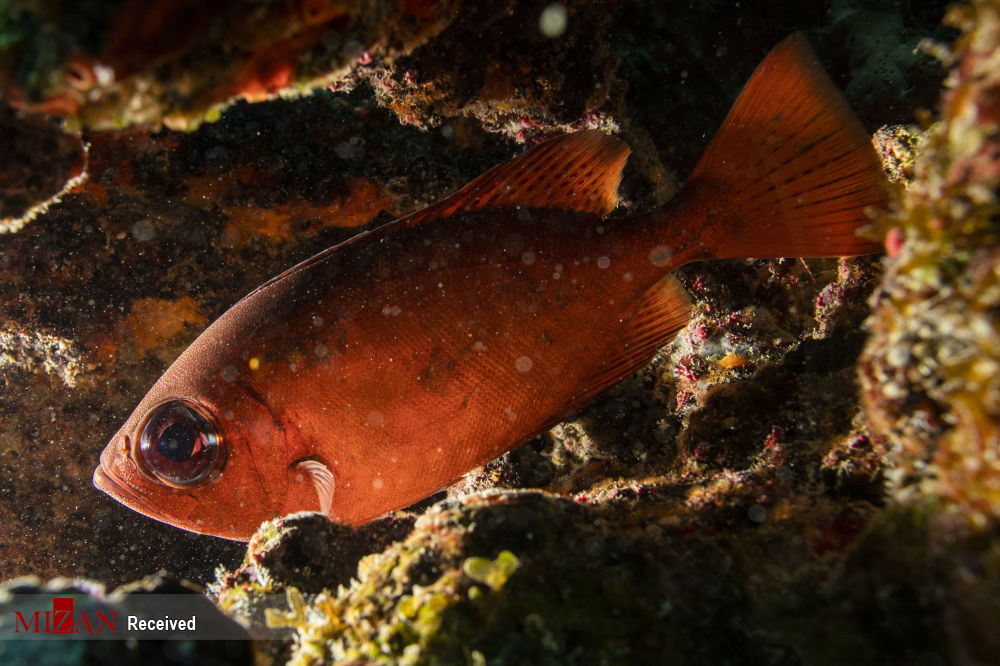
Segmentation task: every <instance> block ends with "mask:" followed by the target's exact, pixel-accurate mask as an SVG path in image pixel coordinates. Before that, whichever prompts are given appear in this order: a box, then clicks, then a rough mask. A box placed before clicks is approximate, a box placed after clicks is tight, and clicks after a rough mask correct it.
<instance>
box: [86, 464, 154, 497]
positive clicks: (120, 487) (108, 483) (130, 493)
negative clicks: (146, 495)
mask: <svg viewBox="0 0 1000 666" xmlns="http://www.w3.org/2000/svg"><path fill="white" fill-rule="evenodd" d="M94 487H95V488H97V489H98V490H100V491H101V492H103V493H106V494H108V495H110V496H111V497H114V498H115V499H116V500H119V501H120V502H123V503H125V504H129V505H131V504H132V503H133V502H134V503H141V502H142V499H143V498H142V496H141V495H139V494H138V493H136V492H135V491H134V490H132V489H131V488H129V487H128V486H126V485H124V484H122V483H120V482H119V481H118V480H117V479H115V477H113V476H111V475H110V474H108V473H107V472H105V471H104V466H103V465H98V466H97V469H95V470H94Z"/></svg>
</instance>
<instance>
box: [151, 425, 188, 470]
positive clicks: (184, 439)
mask: <svg viewBox="0 0 1000 666" xmlns="http://www.w3.org/2000/svg"><path fill="white" fill-rule="evenodd" d="M159 448H160V453H162V454H163V457H164V458H166V459H167V460H172V461H174V462H184V461H185V460H187V459H188V458H190V457H191V453H192V452H193V451H194V435H192V434H191V431H190V430H188V429H187V428H185V427H184V426H183V425H182V424H180V423H174V424H171V425H169V426H167V427H166V428H164V429H163V432H162V433H160V442H159Z"/></svg>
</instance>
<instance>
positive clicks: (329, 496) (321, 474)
mask: <svg viewBox="0 0 1000 666" xmlns="http://www.w3.org/2000/svg"><path fill="white" fill-rule="evenodd" d="M294 467H295V469H298V470H301V471H303V472H305V473H306V474H308V475H309V478H310V479H312V482H313V485H314V486H315V487H316V494H317V495H318V496H319V510H320V513H322V514H324V515H326V516H328V517H330V518H333V516H332V515H331V514H330V507H331V506H332V505H333V491H334V488H335V485H336V484H335V482H334V479H333V473H332V472H331V471H330V470H329V468H328V467H327V466H326V465H324V464H323V463H321V462H320V461H318V460H303V461H301V462H297V463H295V465H294Z"/></svg>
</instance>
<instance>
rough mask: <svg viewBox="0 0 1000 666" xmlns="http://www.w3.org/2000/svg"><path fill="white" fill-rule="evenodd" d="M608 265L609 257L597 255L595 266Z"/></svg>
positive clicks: (605, 266)
mask: <svg viewBox="0 0 1000 666" xmlns="http://www.w3.org/2000/svg"><path fill="white" fill-rule="evenodd" d="M610 265H611V259H609V258H607V257H598V258H597V267H598V268H607V267H608V266H610Z"/></svg>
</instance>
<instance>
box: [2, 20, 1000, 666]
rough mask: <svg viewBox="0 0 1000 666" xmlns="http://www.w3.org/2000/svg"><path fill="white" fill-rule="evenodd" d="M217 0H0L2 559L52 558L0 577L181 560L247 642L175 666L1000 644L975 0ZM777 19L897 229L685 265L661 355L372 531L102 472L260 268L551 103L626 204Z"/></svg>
mask: <svg viewBox="0 0 1000 666" xmlns="http://www.w3.org/2000/svg"><path fill="white" fill-rule="evenodd" d="M210 4H211V5H212V7H211V8H207V9H203V10H200V11H195V12H193V13H192V10H191V5H190V3H182V2H172V1H162V2H161V1H156V2H152V3H133V2H131V1H130V0H126V1H122V2H90V3H83V4H79V3H68V2H59V1H56V0H53V1H48V2H8V3H3V2H0V101H2V104H0V106H2V107H3V108H2V109H0V126H2V127H3V128H4V130H5V131H4V132H2V133H0V134H3V138H0V143H2V144H3V146H4V149H3V153H2V155H3V158H2V159H0V162H2V164H0V185H2V187H0V197H2V201H0V204H2V210H3V213H2V215H3V222H2V223H0V224H2V225H3V230H4V231H6V232H9V233H6V234H0V382H2V386H3V388H4V390H3V392H2V394H0V415H2V418H0V479H2V484H0V515H2V516H3V518H2V521H3V526H4V527H5V528H6V529H5V530H3V531H0V552H2V553H3V557H2V558H0V578H13V577H15V576H24V575H34V576H37V577H40V578H42V579H49V578H54V577H57V576H70V577H75V578H76V579H77V580H76V581H75V582H67V581H65V580H63V581H57V582H54V583H51V584H49V586H48V587H47V588H46V586H44V585H42V584H41V583H40V582H39V581H38V580H37V579H34V580H31V581H25V580H24V579H15V580H14V581H12V582H10V583H8V584H7V587H6V588H4V589H5V590H6V592H8V593H9V592H10V591H11V590H15V591H22V592H23V591H24V590H25V589H27V588H25V586H28V587H31V588H32V589H35V590H37V591H40V590H43V589H49V590H50V591H51V590H59V591H66V593H67V594H74V595H79V598H81V599H83V598H84V597H88V598H90V599H92V600H93V603H95V604H105V603H126V601H124V600H123V599H124V597H126V596H127V593H128V592H129V590H132V589H134V588H124V589H123V590H120V591H119V593H107V592H106V589H111V588H114V587H116V586H119V585H122V584H126V583H128V582H129V581H131V580H134V579H136V578H138V577H141V576H143V575H146V574H152V573H153V572H155V571H157V570H159V569H167V570H169V571H171V572H172V573H173V574H176V575H177V576H179V577H181V578H184V579H190V580H193V581H196V583H198V585H200V586H204V587H205V588H207V593H206V594H205V595H203V596H199V597H198V598H199V599H203V598H206V597H207V598H208V599H210V600H211V601H212V602H214V605H215V607H216V608H218V609H220V610H221V612H223V613H225V614H226V615H228V616H229V617H230V618H232V619H233V620H235V621H236V622H239V623H240V624H242V625H243V626H244V627H245V628H246V629H247V630H248V631H249V634H250V636H255V637H258V640H255V641H252V642H249V641H236V642H233V643H232V644H231V645H230V646H229V647H228V648H224V649H223V651H222V652H219V651H216V648H218V646H202V647H204V648H205V649H204V651H203V652H199V653H198V654H199V655H201V656H200V657H198V658H199V659H202V661H201V662H199V663H209V662H211V660H217V661H218V662H219V663H230V662H231V663H235V662H237V661H246V660H249V659H253V660H254V662H255V663H257V664H282V663H296V664H320V663H344V664H348V663H350V664H359V663H409V664H519V663H526V662H536V663H539V664H567V663H580V664H589V663H706V664H707V663H733V662H734V661H739V662H740V663H749V664H806V663H812V664H841V663H849V662H852V661H853V662H856V663H886V664H912V663H920V664H989V663H995V661H996V655H997V654H1000V641H998V638H997V635H996V632H995V627H996V626H997V624H998V623H1000V601H998V600H1000V574H998V572H1000V560H998V553H1000V527H998V524H1000V523H998V516H1000V462H998V460H1000V457H998V454H1000V434H998V433H1000V430H998V423H1000V406H998V399H1000V386H998V379H997V378H998V377H1000V373H998V372H997V368H998V364H1000V358H998V351H997V350H998V349H1000V340H998V336H1000V326H998V316H1000V305H998V303H1000V300H998V299H1000V287H998V286H997V282H998V278H1000V268H998V266H1000V255H998V251H997V246H998V243H997V237H998V219H1000V213H998V211H1000V208H998V205H997V196H998V189H1000V188H998V185H1000V166H998V164H1000V157H998V154H1000V147H998V132H1000V129H998V128H1000V110H998V106H997V101H996V100H997V99H998V95H1000V91H998V85H1000V82H998V72H1000V66H998V64H997V61H996V53H998V52H1000V3H998V2H997V1H996V0H973V1H972V2H969V3H965V4H960V5H956V6H954V7H952V8H951V9H950V10H948V11H947V13H946V12H945V5H944V4H943V3H932V2H926V3H896V2H888V1H887V2H876V3H871V2H864V3H861V2H850V1H849V0H844V1H840V0H831V1H830V2H821V3H813V4H810V3H790V2H779V3H768V4H767V7H768V9H765V8H764V6H763V5H762V6H761V7H745V6H742V5H741V6H740V7H738V8H733V7H729V8H720V7H719V6H718V5H717V3H703V4H701V5H698V6H695V7H692V6H690V5H691V3H686V2H672V1H671V2H640V1H636V0H631V1H627V0H622V1H620V2H614V3H599V2H591V1H589V0H580V1H579V2H575V1H574V2H565V3H550V2H513V1H512V0H495V1H494V0H491V1H489V2H481V3H473V2H462V1H458V0H456V1H454V2H443V1H439V2H430V1H428V2H423V1H412V0H406V1H402V0H400V1H385V2H383V1H381V0H380V1H377V2H328V3H324V2H283V3H278V2H268V1H266V0H262V1H255V2H222V3H210ZM743 4H746V3H743ZM206 7H207V5H206ZM771 10H773V11H771ZM779 10H780V11H779ZM942 20H943V23H942ZM179 25H184V26H185V29H184V30H183V31H180V32H181V34H184V35H187V37H186V38H185V39H183V40H177V39H167V38H166V35H175V36H176V34H177V33H178V26H179ZM795 30H804V31H805V32H806V34H807V36H808V37H809V39H810V41H811V42H812V43H813V44H814V46H815V47H816V50H817V53H818V54H819V56H820V59H821V60H822V61H823V63H824V65H825V66H826V67H827V68H828V69H829V70H830V72H831V75H832V77H833V78H834V80H835V82H836V83H837V84H838V85H839V86H840V87H841V88H842V89H844V90H845V91H846V93H847V95H848V97H849V100H850V102H851V103H852V105H853V106H854V107H855V108H856V109H857V110H858V111H859V115H860V117H861V119H862V122H863V123H864V124H865V125H866V127H867V128H868V129H869V130H870V131H871V132H872V134H873V136H874V141H875V143H876V145H877V147H878V148H879V150H880V152H881V154H882V155H883V159H884V161H885V163H886V168H887V170H888V171H889V172H890V173H891V174H892V177H893V180H894V181H895V182H896V185H895V187H896V188H897V191H896V194H895V196H894V197H893V203H892V205H891V208H890V210H888V211H882V212H874V211H873V223H872V225H871V227H870V228H869V229H867V230H866V231H865V233H868V234H869V235H870V236H871V237H872V238H877V239H878V240H880V241H884V244H885V248H886V253H885V255H884V256H877V257H866V258H854V259H841V260H836V259H829V260H813V259H810V260H799V259H796V258H789V259H783V260H770V261H768V260H758V261H721V262H712V263H702V264H693V265H689V266H687V267H685V268H683V269H681V270H680V271H678V277H679V278H680V280H681V281H682V282H683V284H684V285H685V287H686V288H687V290H688V291H689V293H690V294H691V296H692V298H693V300H694V314H693V318H692V320H691V322H690V324H689V325H688V327H687V328H686V329H685V330H683V331H682V332H681V334H680V335H679V336H678V338H677V340H676V341H675V342H674V343H673V344H672V345H670V346H669V347H667V348H665V349H663V350H661V352H660V354H659V355H658V356H657V357H656V358H655V359H654V360H653V361H652V362H651V363H650V364H649V365H648V366H647V367H646V368H644V369H643V370H642V371H640V372H638V373H636V374H635V375H633V376H631V377H629V378H627V379H625V380H624V381H622V382H621V383H620V384H619V385H617V386H616V387H614V388H612V389H610V390H609V391H606V392H605V393H604V394H602V395H601V396H599V397H598V398H597V399H596V400H595V401H594V402H593V403H592V404H591V405H589V406H588V407H586V408H585V409H583V410H582V411H580V412H579V413H578V414H576V415H575V416H573V417H572V418H570V419H569V420H567V421H566V422H564V423H561V424H559V425H557V426H555V427H554V428H552V429H551V430H550V431H549V432H547V433H545V434H543V435H541V436H539V437H538V438H536V439H534V440H532V441H531V442H528V443H526V444H525V445H524V446H522V447H520V448H519V449H516V450H514V451H512V452H510V453H508V454H506V455H504V456H502V457H501V458H499V459H497V460H495V461H493V462H491V463H489V464H487V465H486V466H484V467H483V468H481V469H478V470H474V471H473V472H470V473H469V474H468V475H466V476H465V477H464V478H463V479H461V480H460V481H459V482H458V483H456V484H454V485H453V486H451V487H450V488H449V489H448V490H447V491H445V492H441V493H438V494H437V495H435V496H433V497H431V498H428V499H427V500H425V501H424V502H421V503H420V504H418V505H416V506H413V507H410V508H409V509H408V510H406V511H401V512H398V513H396V514H393V515H390V516H386V517H383V518H380V519H378V520H376V521H374V522H372V523H370V524H368V525H364V526H360V527H351V526H345V525H336V524H333V523H330V522H329V521H327V520H326V519H324V518H323V517H321V516H318V515H316V514H296V515H292V516H288V517H284V518H279V519H277V520H274V521H271V522H269V523H265V524H264V525H263V526H262V527H261V529H260V531H259V532H258V533H257V535H256V536H255V537H254V539H253V540H252V541H251V542H250V543H249V544H246V545H245V544H237V543H231V542H224V541H221V540H217V539H213V538H210V537H201V536H195V535H191V534H188V533H185V532H181V531H179V530H177V529H175V528H172V527H170V526H168V525H163V524H160V523H156V522H154V521H151V520H148V519H146V518H143V517H140V516H138V514H134V513H132V512H130V511H129V510H128V509H126V508H124V507H122V506H120V505H118V504H117V503H115V502H113V501H112V500H110V499H109V498H107V497H104V496H103V495H100V494H99V493H98V492H97V491H96V490H94V489H93V488H92V486H91V484H90V478H91V474H92V471H93V468H94V465H95V464H96V461H97V456H98V454H99V452H100V450H101V449H102V448H103V446H104V444H105V443H106V441H107V439H108V437H110V435H111V434H112V433H113V432H114V431H115V430H116V429H117V427H118V426H119V425H120V423H121V422H122V420H123V419H124V417H125V416H126V415H127V414H128V413H129V412H130V411H131V409H132V408H133V407H134V405H135V404H136V402H137V401H138V400H139V399H140V398H141V396H142V395H143V394H144V393H145V391H146V389H147V388H148V386H149V385H150V384H151V383H152V382H153V381H154V380H155V379H156V377H157V376H158V375H159V374H160V373H161V372H162V371H163V369H164V368H165V367H166V366H167V365H168V364H169V363H170V362H171V361H172V360H173V359H174V358H175V357H176V356H177V355H178V354H179V353H180V352H181V351H182V350H183V349H184V348H185V347H186V346H187V344H188V343H190V341H191V340H192V339H193V338H194V336H196V335H197V334H198V332H200V330H201V329H202V328H203V327H204V326H205V325H206V324H207V323H209V322H210V321H212V320H213V319H214V318H216V317H217V316H218V315H219V314H221V313H222V312H223V311H225V309H226V308H227V307H228V306H229V305H230V304H231V303H233V302H234V301H235V300H236V299H238V298H239V297H240V296H241V295H243V294H244V293H246V292H248V291H249V290H251V289H253V288H254V287H256V286H257V285H259V284H260V283H261V282H263V281H264V280H266V279H267V278H268V277H270V276H272V275H274V274H277V273H279V272H280V271H281V270H283V269H284V268H286V267H287V266H289V265H291V264H293V263H295V262H297V261H299V260H301V259H304V258H306V257H308V256H310V255H312V254H313V253H315V252H316V251H318V250H321V249H323V248H326V247H328V246H330V245H333V244H335V243H337V242H339V241H341V240H344V239H346V238H349V237H350V236H352V235H354V234H355V233H357V232H358V231H359V230H364V229H369V228H372V227H374V226H377V225H379V224H381V223H383V222H385V221H388V220H390V219H392V218H394V217H396V216H398V215H402V214H406V213H408V212H411V211H413V210H416V209H418V208H420V207H422V206H423V205H426V204H428V203H430V202H432V201H434V200H436V199H438V198H440V197H442V196H444V195H446V194H448V193H449V192H451V191H454V190H455V189H456V188H458V187H460V186H461V185H463V184H464V183H465V182H467V181H468V180H470V179H471V178H472V177H474V176H475V175H477V174H478V173H480V172H482V171H483V170H485V169H486V168H489V167H490V166H492V165H494V164H497V163H499V162H501V161H503V160H505V159H507V158H509V157H511V156H512V155H514V154H516V153H517V152H519V151H520V150H523V148H524V144H531V143H533V142H535V141H537V140H539V139H541V138H543V137H545V136H547V135H550V134H553V133H557V132H560V131H566V130H571V129H577V128H583V127H600V128H602V129H605V130H607V131H612V132H614V133H617V134H618V135H620V136H621V137H622V138H623V139H624V140H625V141H626V142H628V143H629V144H630V146H631V147H632V149H633V153H632V157H631V158H630V161H629V164H628V167H627V169H626V172H625V177H624V180H623V182H622V185H621V187H620V195H621V199H622V206H621V208H620V209H619V210H618V211H617V213H616V214H621V213H634V212H642V211H646V210H649V209H651V208H653V207H654V206H657V205H661V204H662V203H664V202H665V201H667V200H668V199H669V198H670V196H672V194H673V193H674V192H675V191H676V189H677V187H678V185H679V184H680V183H681V182H683V179H684V176H685V175H686V174H687V173H688V172H689V171H690V169H691V168H692V166H693V165H694V163H695V161H696V160H697V158H698V156H699V154H700V153H701V151H702V150H703V149H704V146H705V144H706V143H707V141H708V139H709V138H710V137H711V135H712V133H713V132H714V131H715V129H716V128H717V127H718V125H719V123H720V122H721V119H722V117H723V116H724V115H725V112H726V110H727V108H728V106H729V104H730V103H731V101H732V100H733V99H734V98H735V96H736V94H737V93H738V91H739V89H740V86H741V85H742V84H743V82H744V80H745V79H746V77H747V76H748V74H749V72H750V71H751V70H752V69H753V66H754V65H755V63H756V62H757V61H758V60H759V59H760V58H761V57H763V55H764V54H765V53H766V52H767V51H768V49H769V48H770V47H771V46H772V45H773V44H775V43H777V42H778V41H780V39H782V38H783V37H785V36H786V35H787V34H789V33H791V32H793V31H795ZM918 45H919V47H920V48H917V47H918ZM946 75H947V78H946ZM942 85H943V86H944V88H945V91H944V93H943V96H942V95H941V87H942ZM939 98H940V99H941V101H940V103H939V102H938V100H939ZM928 109H935V110H928ZM913 121H917V124H912V123H913ZM880 127H881V128H882V129H879V128H880ZM84 579H89V580H91V581H100V582H99V583H95V582H86V581H85V580H84ZM157 581H159V582H157ZM145 585H146V587H147V588H148V590H147V591H152V592H157V591H159V592H160V593H164V591H165V590H166V591H167V592H168V593H172V592H170V591H173V592H176V591H178V589H179V587H178V586H180V587H183V588H184V589H186V590H193V589H197V590H201V587H189V586H188V584H187V583H180V582H177V581H176V580H174V579H172V578H169V577H168V578H159V579H156V580H155V581H147V583H145ZM67 586H70V587H67ZM105 586H106V587H105ZM158 586H159V587H158ZM164 586H165V587H164ZM2 597H3V591H0V609H2V608H5V607H4V606H3V603H4V601H3V598H2ZM257 632H261V633H257ZM265 634H266V637H267V638H266V640H265V639H264V638H260V637H261V636H264V635H265ZM95 645H101V644H100V643H97V644H94V645H89V644H88V645H84V646H82V647H81V646H80V645H79V644H73V645H71V646H70V647H67V648H66V655H67V659H72V660H73V661H74V662H79V663H93V661H94V660H95V659H104V658H107V659H112V658H114V659H119V660H121V661H122V663H132V662H135V663H138V662H139V661H140V660H141V661H142V662H143V663H146V664H153V663H161V662H162V663H177V662H176V660H175V657H176V655H177V651H176V647H177V646H173V647H170V646H154V645H153V644H142V643H141V644H139V646H134V645H133V646H129V645H127V644H125V643H122V644H121V645H119V646H117V647H120V648H121V650H120V654H119V653H114V656H109V655H111V653H104V652H101V653H100V654H98V653H97V652H93V650H105V649H111V648H107V646H104V647H101V648H98V647H95ZM0 647H3V649H6V648H7V647H9V646H7V645H6V644H4V642H2V641H0ZM196 647H198V646H194V648H196ZM194 648H192V649H194ZM185 649H187V648H185ZM227 649H228V650H230V652H225V650H227ZM171 650H173V651H171ZM0 654H3V653H0ZM10 654H14V653H10ZM21 654H22V653H17V655H15V656H18V657H20V656H21ZM25 654H26V653H25ZM227 659H228V660H229V662H226V660H227Z"/></svg>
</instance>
